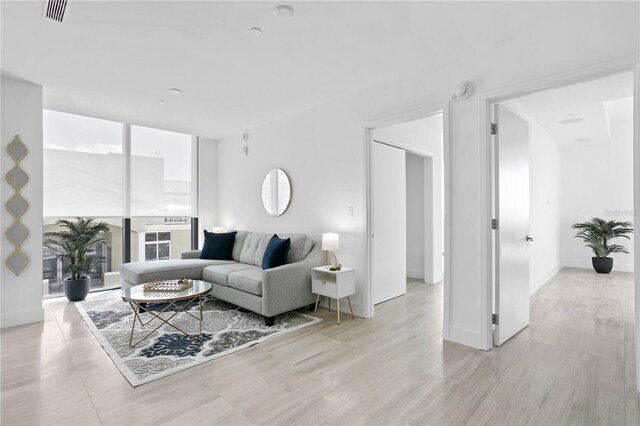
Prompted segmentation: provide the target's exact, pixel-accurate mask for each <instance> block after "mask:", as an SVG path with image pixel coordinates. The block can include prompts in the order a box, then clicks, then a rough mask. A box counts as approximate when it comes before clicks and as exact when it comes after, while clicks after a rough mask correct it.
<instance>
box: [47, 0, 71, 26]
mask: <svg viewBox="0 0 640 426" xmlns="http://www.w3.org/2000/svg"><path fill="white" fill-rule="evenodd" d="M66 10H67V0H45V2H44V10H43V11H42V14H43V15H44V17H45V18H49V19H53V20H54V21H57V22H62V20H63V19H64V13H65V12H66Z"/></svg>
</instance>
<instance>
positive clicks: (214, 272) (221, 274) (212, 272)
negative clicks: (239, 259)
mask: <svg viewBox="0 0 640 426" xmlns="http://www.w3.org/2000/svg"><path fill="white" fill-rule="evenodd" d="M247 269H257V270H259V271H262V269H260V268H258V267H257V266H254V265H247V264H245V263H236V262H233V263H230V264H227V265H213V266H208V267H206V268H204V269H203V270H202V279H204V280H205V281H210V282H212V283H216V284H220V285H228V283H227V278H228V277H229V274H230V273H232V272H238V271H246V270H247Z"/></svg>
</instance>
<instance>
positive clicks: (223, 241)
mask: <svg viewBox="0 0 640 426" xmlns="http://www.w3.org/2000/svg"><path fill="white" fill-rule="evenodd" d="M236 234H237V232H235V231H233V232H224V233H221V234H216V233H214V232H209V231H207V230H206V229H205V230H204V243H203V245H202V251H201V252H200V259H220V260H233V258H232V257H231V252H232V251H233V246H234V243H235V241H236Z"/></svg>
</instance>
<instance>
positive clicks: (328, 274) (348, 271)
mask: <svg viewBox="0 0 640 426" xmlns="http://www.w3.org/2000/svg"><path fill="white" fill-rule="evenodd" d="M311 290H312V291H313V292H314V293H316V294H317V295H318V297H317V298H316V308H315V309H314V311H313V315H314V316H315V315H316V312H317V311H318V303H319V302H320V296H326V297H327V298H328V299H329V312H331V299H336V302H337V305H338V308H337V309H336V311H337V314H338V324H340V299H342V298H343V297H346V298H347V300H348V301H349V310H350V311H351V318H353V319H355V316H354V315H353V308H352V306H351V297H350V296H351V295H352V294H355V293H356V270H355V269H353V268H344V267H343V268H342V269H340V270H339V271H330V270H328V269H327V267H326V266H318V267H317V268H313V269H312V270H311Z"/></svg>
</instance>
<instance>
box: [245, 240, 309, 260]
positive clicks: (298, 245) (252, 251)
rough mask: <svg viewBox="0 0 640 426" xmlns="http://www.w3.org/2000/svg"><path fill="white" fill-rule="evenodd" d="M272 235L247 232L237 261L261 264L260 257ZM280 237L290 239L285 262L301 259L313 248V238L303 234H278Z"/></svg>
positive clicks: (262, 255)
mask: <svg viewBox="0 0 640 426" xmlns="http://www.w3.org/2000/svg"><path fill="white" fill-rule="evenodd" d="M272 236H273V234H258V233H250V234H248V235H247V236H246V238H245V240H244V244H243V246H242V250H241V251H240V256H238V262H241V263H248V264H250V265H256V266H262V258H263V257H264V252H265V250H266V249H267V245H268V244H269V240H271V237H272ZM280 238H285V239H286V238H290V239H291V247H290V248H289V256H288V257H287V263H294V262H299V261H301V260H303V259H304V258H305V257H307V255H308V254H309V252H310V251H311V249H312V248H313V240H312V239H311V238H309V237H308V236H306V235H303V234H280Z"/></svg>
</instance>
